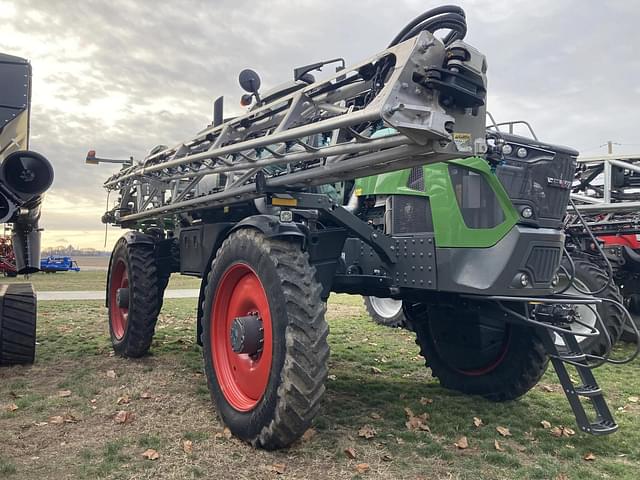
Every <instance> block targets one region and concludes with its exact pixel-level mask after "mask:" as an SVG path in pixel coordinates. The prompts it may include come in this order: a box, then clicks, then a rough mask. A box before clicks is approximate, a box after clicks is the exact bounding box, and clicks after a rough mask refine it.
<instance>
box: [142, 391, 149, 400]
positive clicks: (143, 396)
mask: <svg viewBox="0 0 640 480" xmlns="http://www.w3.org/2000/svg"><path fill="white" fill-rule="evenodd" d="M140 398H142V399H143V400H148V399H150V398H151V394H150V393H149V392H142V393H141V394H140Z"/></svg>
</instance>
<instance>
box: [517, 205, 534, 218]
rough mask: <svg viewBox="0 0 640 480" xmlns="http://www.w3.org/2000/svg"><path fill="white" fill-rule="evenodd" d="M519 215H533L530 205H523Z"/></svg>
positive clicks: (528, 216)
mask: <svg viewBox="0 0 640 480" xmlns="http://www.w3.org/2000/svg"><path fill="white" fill-rule="evenodd" d="M520 215H522V218H531V217H533V210H532V208H531V207H524V208H523V209H522V211H521V212H520Z"/></svg>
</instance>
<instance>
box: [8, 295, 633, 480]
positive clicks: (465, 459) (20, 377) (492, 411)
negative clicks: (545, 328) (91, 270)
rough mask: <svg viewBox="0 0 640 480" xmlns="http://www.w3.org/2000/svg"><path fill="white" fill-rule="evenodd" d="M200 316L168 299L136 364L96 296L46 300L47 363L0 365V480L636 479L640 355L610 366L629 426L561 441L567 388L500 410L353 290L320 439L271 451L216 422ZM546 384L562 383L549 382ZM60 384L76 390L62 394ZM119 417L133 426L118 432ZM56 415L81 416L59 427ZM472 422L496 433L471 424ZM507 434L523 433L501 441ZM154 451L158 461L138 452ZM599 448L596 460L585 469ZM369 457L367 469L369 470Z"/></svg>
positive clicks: (332, 311) (345, 300)
mask: <svg viewBox="0 0 640 480" xmlns="http://www.w3.org/2000/svg"><path fill="white" fill-rule="evenodd" d="M194 314H195V301H194V300H183V299H180V300H167V301H166V302H165V307H164V308H163V313H162V316H161V319H160V322H159V325H158V330H157V334H156V338H155V341H154V345H153V347H152V348H153V355H151V356H149V357H147V358H144V359H141V360H135V361H132V360H124V359H120V358H117V357H113V356H112V355H111V350H110V346H109V344H108V335H107V328H106V318H105V312H104V308H103V307H102V306H101V304H100V302H46V303H43V304H41V306H40V323H39V327H38V328H39V342H40V345H39V347H38V361H37V363H36V365H34V366H33V367H14V368H8V369H2V370H0V425H1V428H0V478H4V477H6V478H10V479H14V478H15V479H23V478H25V479H26V478H39V479H66V478H74V479H75V478H91V479H94V478H122V479H142V478H145V479H146V478H149V479H151V478H169V479H171V478H176V479H178V478H180V479H184V478H221V479H227V478H228V479H245V478H246V479H254V478H314V479H315V478H328V479H337V478H388V479H401V478H407V479H419V478H422V479H426V478H428V479H434V478H454V479H458V478H459V479H478V478H491V479H496V478H505V479H512V478H548V479H555V478H557V479H565V478H566V479H572V478H576V479H578V478H580V479H581V480H583V479H590V478H593V479H595V478H598V479H599V478H615V479H618V478H633V479H636V478H637V472H638V468H639V467H640V449H639V448H638V444H639V440H640V434H639V433H638V427H640V418H639V413H640V407H638V404H637V403H634V402H630V401H629V397H632V396H634V395H638V393H640V364H639V363H638V362H637V361H636V363H634V364H633V365H629V366H625V367H617V368H610V367H604V368H602V369H600V370H599V377H600V378H603V379H604V381H603V384H604V387H605V389H606V391H607V392H608V398H609V399H610V401H611V404H612V406H613V408H614V409H617V408H618V407H624V411H622V412H619V413H618V419H619V420H620V423H621V427H622V428H621V431H620V432H618V433H617V434H615V435H613V436H610V437H604V438H594V437H589V436H583V435H575V436H571V437H567V438H555V437H553V436H551V435H550V434H549V431H548V430H545V429H543V428H542V427H541V426H540V423H539V422H540V421H541V420H548V421H549V422H551V423H553V424H554V425H569V426H573V420H572V415H571V413H570V411H569V407H568V405H567V404H566V401H565V400H564V397H563V396H562V394H561V393H559V392H557V391H551V392H548V391H546V390H547V389H542V388H536V389H534V390H533V391H532V392H530V393H529V394H528V395H526V396H525V397H524V398H523V399H521V400H520V401H517V402H511V403H506V404H492V403H490V402H487V401H485V400H483V399H479V398H473V397H465V396H462V395H458V394H456V393H452V392H449V391H446V390H444V389H442V388H440V387H439V386H438V385H437V382H435V381H434V380H433V379H432V378H431V377H430V375H429V372H428V370H427V369H425V368H424V366H423V362H422V360H421V359H420V358H418V357H416V354H417V349H416V347H415V344H414V343H413V338H412V335H411V334H410V333H409V332H404V331H400V330H391V329H384V328H381V327H378V326H375V325H373V324H372V323H371V322H370V321H368V320H367V319H366V318H365V317H364V311H363V309H362V308H361V306H360V301H359V299H358V298H357V297H346V296H336V297H333V298H332V301H331V302H330V306H329V313H328V317H329V320H330V322H331V325H332V333H331V337H330V343H331V347H332V352H333V353H332V358H331V365H330V374H331V375H332V377H331V379H330V380H329V381H328V385H327V387H328V389H327V394H326V397H325V400H324V402H323V407H322V410H321V412H320V414H319V415H318V417H317V418H316V420H315V422H314V427H313V432H312V433H313V434H310V437H311V438H309V439H307V440H304V441H301V442H299V443H298V444H296V445H294V446H293V447H292V448H290V449H287V450H285V451H280V452H265V451H259V450H254V449H253V448H251V447H249V446H248V445H245V444H243V443H242V442H240V441H238V440H236V439H234V438H228V436H227V435H226V434H225V432H224V430H223V426H222V425H221V424H220V422H219V420H218V419H217V418H216V414H215V409H214V407H213V406H212V405H211V402H210V399H209V395H208V392H207V389H206V382H205V379H204V377H203V375H202V367H201V353H200V349H199V348H198V347H197V346H196V345H195V332H194V330H195V329H194ZM619 353H621V352H619ZM372 367H376V370H375V371H376V372H380V373H373V368H372ZM110 371H113V372H115V374H116V377H115V378H112V377H113V376H112V375H111V376H110V374H109V372H110ZM543 381H544V383H545V384H547V385H551V386H552V388H550V389H548V390H557V385H556V380H555V378H554V375H553V374H552V373H547V375H546V377H545V378H544V380H543ZM64 390H70V391H71V394H70V396H68V397H67V396H60V394H59V392H60V391H64ZM147 393H148V394H149V397H150V398H143V397H146V396H147V395H146V394H147ZM127 396H128V397H129V403H122V404H120V405H118V403H117V402H118V399H121V398H122V397H127ZM423 398H428V399H431V400H433V402H432V403H429V404H423V403H426V401H423V402H421V401H420V400H421V399H423ZM121 402H122V400H121ZM12 405H15V406H17V407H18V408H17V409H16V410H13V411H11V410H12V408H13V407H12ZM405 407H409V408H411V409H412V410H413V411H414V412H415V413H416V414H420V413H423V412H426V413H429V414H430V416H431V418H430V420H429V421H428V424H429V426H430V428H431V433H429V432H416V431H409V430H407V428H406V426H405V420H406V418H405V412H404V408H405ZM119 410H126V411H128V412H132V413H133V414H134V418H133V421H131V422H129V423H126V424H118V423H116V422H115V421H114V416H115V415H116V413H117V412H118V411H119ZM55 416H61V417H63V419H64V418H65V416H66V419H67V420H69V421H68V422H65V423H62V424H56V423H55V421H56V419H55V418H54V419H53V422H52V417H55ZM474 416H477V417H480V418H482V420H483V421H484V423H485V424H486V426H483V427H480V428H477V427H475V426H474V425H473V420H472V419H473V417H474ZM364 425H369V426H371V427H373V428H374V429H375V431H376V435H375V436H374V437H373V438H372V439H369V440H366V439H364V438H360V437H359V436H358V430H359V429H360V428H361V427H363V426H364ZM499 425H500V426H505V427H508V428H509V429H510V430H511V433H512V434H513V436H511V437H508V438H503V437H501V436H499V435H498V433H497V432H496V430H495V427H496V426H499ZM463 435H464V436H466V437H467V438H468V442H469V448H467V449H465V450H460V449H458V448H457V447H456V446H454V443H455V442H456V441H457V440H458V439H459V438H460V437H461V436H463ZM496 439H498V440H499V441H500V443H501V446H502V448H503V449H504V451H497V450H496V449H495V446H494V441H495V440H496ZM187 440H188V441H191V442H192V445H193V451H192V452H191V453H185V451H184V447H183V442H184V441H187ZM148 448H152V449H154V450H157V452H158V453H159V458H158V459H157V460H146V459H144V458H143V457H142V456H141V455H142V453H143V452H144V451H145V450H146V449H148ZM346 448H353V449H354V451H355V453H356V459H350V458H348V456H347V455H346V454H345V452H344V450H345V449H346ZM589 452H593V453H594V455H595V458H596V459H595V461H592V462H587V461H585V460H583V456H584V455H585V454H587V453H589ZM358 463H366V464H368V466H369V470H368V471H367V472H366V473H363V474H359V473H358V472H357V470H356V465H357V464H358ZM274 465H279V466H278V467H274ZM282 465H284V473H277V471H276V470H282V468H283V467H282Z"/></svg>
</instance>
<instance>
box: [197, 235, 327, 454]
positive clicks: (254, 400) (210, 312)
mask: <svg viewBox="0 0 640 480" xmlns="http://www.w3.org/2000/svg"><path fill="white" fill-rule="evenodd" d="M321 291H322V289H321V286H320V285H319V284H318V282H317V281H316V279H315V269H314V268H313V267H312V266H311V265H310V264H309V259H308V256H307V254H306V253H304V252H302V251H301V250H300V247H299V245H297V244H295V243H292V242H289V241H283V240H274V239H269V238H266V237H265V236H264V235H263V234H262V233H260V232H258V231H255V230H250V229H245V230H239V231H236V232H234V233H232V234H231V235H230V236H229V237H228V238H227V239H226V240H225V241H224V243H223V244H222V246H221V247H220V249H219V250H218V252H217V254H216V257H215V259H214V261H213V263H212V266H211V271H210V273H209V276H208V279H207V285H206V289H205V294H204V302H203V306H202V311H203V318H202V323H203V333H202V343H203V356H204V364H205V372H206V375H207V383H208V385H209V391H210V393H211V398H212V400H213V402H214V403H215V404H216V405H217V408H218V412H219V414H220V416H221V418H222V420H223V422H224V423H225V424H226V425H227V426H228V427H229V429H230V430H231V432H232V433H233V434H234V435H236V436H238V437H239V438H241V439H243V440H245V441H247V442H250V443H251V444H253V445H254V446H257V447H262V448H265V449H276V448H282V447H286V446H288V445H290V444H291V443H293V442H294V441H295V440H297V439H298V438H299V437H300V436H301V435H302V434H303V433H304V432H305V431H306V430H307V429H308V428H309V426H310V424H311V420H312V419H313V417H314V416H315V415H316V413H317V411H318V408H319V406H320V399H321V397H322V394H323V393H324V389H325V387H324V382H325V379H326V376H327V361H328V358H329V345H328V344H327V334H328V332H329V327H328V324H327V322H326V321H325V319H324V313H325V304H324V302H323V301H322V299H321V297H320V294H321ZM246 318H252V319H253V320H252V321H255V320H257V321H258V322H259V325H260V329H259V330H254V331H258V332H261V334H254V336H255V335H258V336H260V335H261V337H262V338H261V339H258V340H257V341H256V342H253V343H254V344H255V345H259V347H255V348H254V349H252V350H250V353H242V352H240V353H236V352H237V348H236V350H234V346H235V347H237V344H232V339H231V333H232V332H234V333H235V332H237V331H238V330H237V329H233V328H232V327H234V325H236V322H237V321H238V320H239V319H246ZM242 321H244V320H242ZM242 332H243V335H242V339H243V341H242V342H243V343H242V344H243V345H244V342H245V341H246V342H247V343H252V342H250V340H249V334H247V339H245V336H244V332H245V330H242ZM234 338H237V337H234Z"/></svg>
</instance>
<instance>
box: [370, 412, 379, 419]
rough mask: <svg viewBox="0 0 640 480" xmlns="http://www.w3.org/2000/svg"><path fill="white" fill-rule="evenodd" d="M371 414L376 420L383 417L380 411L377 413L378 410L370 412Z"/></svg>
mask: <svg viewBox="0 0 640 480" xmlns="http://www.w3.org/2000/svg"><path fill="white" fill-rule="evenodd" d="M369 416H370V417H371V418H373V419H374V420H380V419H381V418H382V417H381V416H380V414H379V413H376V412H371V413H370V414H369Z"/></svg>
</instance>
